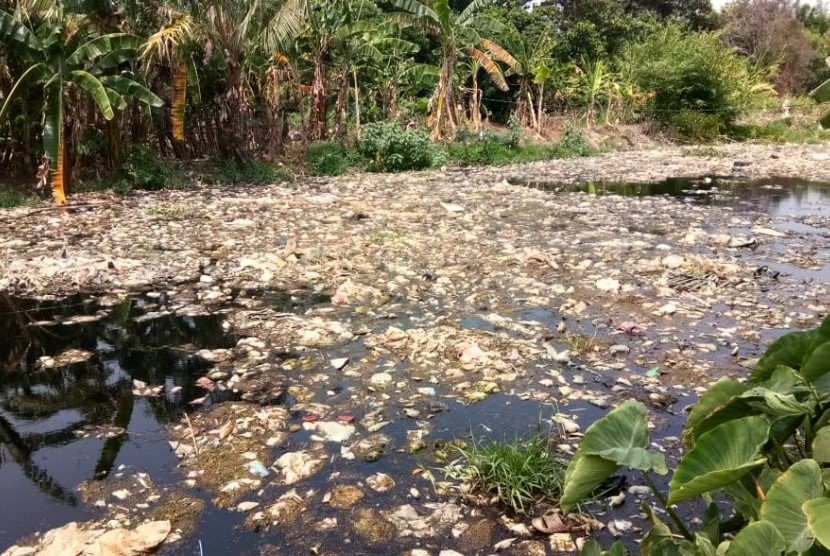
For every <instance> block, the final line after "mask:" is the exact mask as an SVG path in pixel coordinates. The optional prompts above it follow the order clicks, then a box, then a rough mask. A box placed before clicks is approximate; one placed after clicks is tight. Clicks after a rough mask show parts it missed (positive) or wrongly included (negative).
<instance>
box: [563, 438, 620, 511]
mask: <svg viewBox="0 0 830 556" xmlns="http://www.w3.org/2000/svg"><path fill="white" fill-rule="evenodd" d="M619 468H620V466H619V465H617V464H616V463H614V462H613V461H610V460H607V459H604V458H602V457H600V456H597V455H591V454H587V455H581V456H580V455H579V452H578V451H577V455H575V456H574V459H572V460H571V463H570V464H568V469H567V471H565V488H564V489H563V491H562V500H561V501H560V504H561V506H562V511H563V512H565V513H568V512H569V511H571V510H572V509H573V508H574V507H575V506H576V505H577V504H579V503H580V502H582V501H583V500H585V498H586V497H587V496H588V495H589V494H591V492H592V491H593V490H594V489H595V488H597V487H598V486H599V485H600V484H602V482H603V481H604V480H605V479H607V478H608V477H610V476H611V475H613V474H614V473H615V472H616V471H617V469H619Z"/></svg>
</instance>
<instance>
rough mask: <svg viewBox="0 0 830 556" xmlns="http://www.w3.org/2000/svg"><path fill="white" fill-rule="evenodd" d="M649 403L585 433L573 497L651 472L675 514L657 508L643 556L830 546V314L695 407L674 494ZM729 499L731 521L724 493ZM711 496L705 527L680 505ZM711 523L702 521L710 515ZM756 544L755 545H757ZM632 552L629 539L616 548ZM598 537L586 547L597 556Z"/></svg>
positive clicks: (573, 474)
mask: <svg viewBox="0 0 830 556" xmlns="http://www.w3.org/2000/svg"><path fill="white" fill-rule="evenodd" d="M646 412H647V410H646V407H645V405H643V404H642V403H640V402H637V401H634V400H631V401H628V402H626V403H624V404H623V405H621V406H620V407H618V408H617V409H614V410H613V411H611V412H609V413H608V415H606V416H605V417H604V418H602V419H600V420H598V421H596V422H595V423H594V424H593V425H591V427H589V428H588V430H587V431H586V432H585V436H584V437H583V438H582V441H581V443H580V446H579V449H578V450H577V452H576V454H575V455H574V458H573V459H572V460H571V462H570V464H569V465H568V469H567V472H566V474H565V482H564V488H563V492H562V497H561V505H562V509H563V510H564V511H569V510H571V509H573V508H575V507H576V506H577V505H578V504H579V503H580V502H581V501H583V500H584V499H585V498H586V496H588V495H589V494H590V493H591V492H592V491H593V490H594V489H595V488H596V487H597V486H599V485H600V484H601V483H602V482H603V481H604V480H605V479H607V478H608V477H610V476H611V475H613V474H614V473H616V472H617V470H618V469H620V467H628V468H630V469H633V470H637V471H640V472H641V474H642V477H643V479H644V481H645V482H646V483H647V484H648V485H649V486H650V487H651V489H652V490H653V491H654V493H655V495H656V496H657V498H658V500H659V501H660V502H661V504H662V505H663V506H664V509H665V510H666V512H667V513H668V515H669V516H670V518H671V520H672V525H673V527H670V526H669V525H667V524H665V523H663V522H662V521H660V520H659V519H658V518H657V516H656V514H655V512H654V511H653V510H652V509H651V508H648V507H647V506H646V513H647V514H648V516H649V517H650V519H651V521H652V529H651V531H650V532H649V533H648V534H647V535H646V536H645V537H644V538H643V539H642V543H641V550H642V554H644V555H646V556H649V555H662V554H715V553H717V554H753V553H756V554H760V553H763V554H779V555H780V554H784V553H786V554H826V553H827V550H828V549H830V526H828V525H830V524H828V519H830V485H828V482H827V469H826V466H827V464H828V463H830V317H827V318H826V319H825V321H824V322H823V324H822V325H821V326H820V327H819V328H816V329H814V330H808V331H800V332H792V333H790V334H787V335H785V336H783V337H782V338H780V339H778V340H777V341H775V342H773V343H772V344H771V345H770V347H769V349H767V351H766V353H765V354H764V356H763V357H762V358H761V359H760V360H759V361H758V363H757V365H756V366H755V369H754V371H753V373H752V375H751V376H750V377H749V381H748V382H740V381H738V380H735V379H732V378H722V379H720V380H719V381H718V382H717V383H715V384H714V385H713V386H712V387H711V388H709V389H708V390H707V391H706V393H705V394H704V395H703V396H702V397H701V399H700V401H698V403H697V404H696V405H695V406H694V408H693V409H692V412H691V413H690V415H689V420H688V422H687V424H686V428H685V430H684V433H683V443H684V446H685V448H686V450H687V451H686V454H685V455H684V456H683V457H682V459H681V460H680V462H679V463H678V464H677V467H676V468H675V469H674V472H673V474H672V478H671V482H670V485H669V490H668V494H667V495H666V496H664V495H663V493H661V492H660V491H659V489H658V488H657V487H656V485H655V484H654V481H653V480H652V478H651V476H650V474H651V473H656V474H659V475H666V474H668V472H669V469H668V467H667V466H666V461H665V457H664V455H663V454H662V453H660V452H656V451H653V450H651V449H649V446H650V442H649V435H648V422H647V418H646ZM716 496H724V497H726V498H727V499H728V500H729V501H730V503H731V507H732V509H733V510H734V515H732V516H729V517H727V518H726V519H724V518H723V517H722V515H721V511H722V510H721V506H719V505H718V504H716V503H715V502H714V501H713V500H714V499H715V497H716ZM693 499H701V500H703V501H705V502H706V503H707V504H708V510H707V512H706V516H705V518H704V519H703V520H702V523H703V527H702V528H701V529H700V530H699V531H693V530H692V523H693V522H694V521H695V520H692V519H690V520H684V519H683V518H682V517H681V515H680V513H679V512H678V511H677V509H676V505H678V504H681V503H683V502H686V501H688V500H693ZM698 521H699V520H698ZM753 547H754V548H753ZM614 550H616V551H617V553H620V552H619V551H620V550H621V545H617V547H615V548H614ZM598 551H599V547H598V546H597V545H596V544H595V543H592V544H591V545H590V547H586V551H585V552H583V554H596V553H598Z"/></svg>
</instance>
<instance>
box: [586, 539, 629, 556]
mask: <svg viewBox="0 0 830 556" xmlns="http://www.w3.org/2000/svg"><path fill="white" fill-rule="evenodd" d="M579 554H580V556H625V546H623V543H622V542H621V541H617V542H615V543H614V544H612V545H611V548H609V549H608V550H606V551H603V550H602V545H600V544H599V542H598V541H597V540H596V539H591V540H589V541H588V542H586V543H585V545H584V546H583V547H582V551H581V552H580V553H579Z"/></svg>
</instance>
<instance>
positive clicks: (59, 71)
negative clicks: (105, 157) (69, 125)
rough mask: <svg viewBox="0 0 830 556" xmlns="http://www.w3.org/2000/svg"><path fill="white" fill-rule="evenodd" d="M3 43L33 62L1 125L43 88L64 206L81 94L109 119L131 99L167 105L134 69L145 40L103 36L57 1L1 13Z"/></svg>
mask: <svg viewBox="0 0 830 556" xmlns="http://www.w3.org/2000/svg"><path fill="white" fill-rule="evenodd" d="M0 41H3V42H4V43H5V44H6V46H7V48H9V49H10V50H14V51H15V52H17V53H19V55H20V56H21V57H22V58H24V59H25V60H27V63H28V64H29V65H28V68H27V69H26V70H25V71H23V73H22V75H21V76H20V77H19V78H18V79H17V81H16V83H15V84H14V86H13V87H12V89H11V91H10V92H9V94H8V96H7V97H6V99H5V102H4V103H3V105H2V107H0V121H2V120H3V119H4V118H5V117H6V116H7V115H8V114H9V112H10V109H11V107H12V106H13V105H14V103H15V102H16V101H17V100H18V99H19V98H20V97H21V96H22V95H24V94H25V93H26V91H27V89H28V88H29V87H31V86H32V85H40V86H42V87H43V91H44V106H43V147H44V151H45V156H46V158H47V159H48V162H49V164H48V166H49V168H50V169H51V171H52V191H53V194H54V198H55V201H56V202H57V203H58V204H64V203H66V188H67V187H68V185H69V176H68V164H67V161H66V158H67V149H66V141H65V123H66V118H67V114H68V113H71V112H73V111H76V112H77V111H79V110H80V109H81V106H80V100H81V93H86V95H88V97H89V98H91V99H92V100H93V101H94V102H95V104H96V105H97V107H98V109H99V110H100V112H101V115H103V117H104V118H105V119H106V120H110V119H112V117H113V116H114V114H115V110H122V109H124V108H126V106H127V101H126V98H127V97H133V98H136V99H138V100H139V101H141V102H144V103H146V104H148V105H150V106H156V107H159V106H162V104H163V103H162V101H161V99H160V98H158V97H157V96H156V95H155V94H153V93H152V92H150V90H148V89H147V88H146V87H144V86H143V85H141V84H140V83H139V82H138V81H136V80H135V76H134V75H133V73H132V72H131V70H130V68H129V61H130V60H133V59H135V57H136V53H137V50H138V48H139V47H140V46H141V44H142V43H143V40H142V39H141V38H140V37H138V36H136V35H131V34H127V33H109V34H99V33H98V31H97V29H96V26H95V25H93V24H92V22H91V20H90V19H89V18H88V17H87V16H86V14H82V13H80V14H79V13H72V12H69V11H67V10H64V8H63V4H62V3H60V2H57V3H50V5H49V6H48V8H47V9H46V11H44V12H41V13H25V12H20V13H18V14H16V15H12V14H10V13H8V12H5V11H0Z"/></svg>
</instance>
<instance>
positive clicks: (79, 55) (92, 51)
mask: <svg viewBox="0 0 830 556" xmlns="http://www.w3.org/2000/svg"><path fill="white" fill-rule="evenodd" d="M142 44H144V39H142V38H141V37H139V36H137V35H130V34H128V33H110V34H109V35H101V36H100V37H95V38H94V39H92V40H91V41H88V42H86V43H84V44H82V45H81V46H79V47H78V49H77V50H75V52H73V53H72V54H71V55H70V56H69V58H67V59H66V63H67V64H70V65H78V64H84V63H86V62H90V61H92V60H94V59H96V58H98V57H100V56H105V55H107V54H109V53H110V52H113V51H115V50H132V51H133V52H138V49H139V48H141V45H142Z"/></svg>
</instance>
